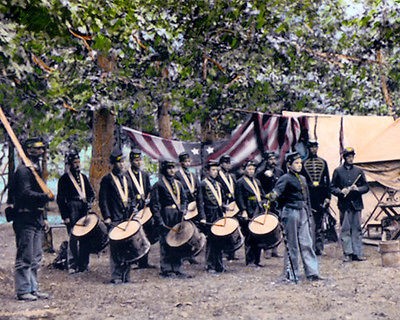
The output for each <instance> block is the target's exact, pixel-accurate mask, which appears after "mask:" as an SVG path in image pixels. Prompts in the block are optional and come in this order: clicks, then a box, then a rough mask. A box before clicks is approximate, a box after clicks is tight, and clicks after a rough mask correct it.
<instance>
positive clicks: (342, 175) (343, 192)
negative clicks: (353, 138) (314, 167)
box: [331, 147, 369, 262]
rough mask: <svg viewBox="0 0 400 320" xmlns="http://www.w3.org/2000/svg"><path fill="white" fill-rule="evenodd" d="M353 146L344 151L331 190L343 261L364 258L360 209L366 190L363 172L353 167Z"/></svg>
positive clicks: (366, 184) (366, 185)
mask: <svg viewBox="0 0 400 320" xmlns="http://www.w3.org/2000/svg"><path fill="white" fill-rule="evenodd" d="M354 156H355V152H354V149H353V148H350V147H348V148H345V149H344V151H343V159H344V163H343V165H341V166H340V167H338V168H336V169H335V171H334V172H333V176H332V184H331V187H332V189H331V190H332V193H333V194H334V195H335V196H336V197H337V198H338V207H339V210H340V224H341V227H342V228H341V229H342V230H341V235H340V238H341V240H342V247H343V253H344V260H343V261H344V262H349V261H352V260H353V261H364V260H365V258H364V257H363V252H362V232H361V210H362V209H363V208H364V205H363V201H362V195H363V194H365V193H367V192H368V190H369V187H368V183H367V180H366V178H365V174H364V172H363V171H362V170H361V169H360V168H359V167H356V166H354V164H353V162H354Z"/></svg>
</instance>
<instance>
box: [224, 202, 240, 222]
mask: <svg viewBox="0 0 400 320" xmlns="http://www.w3.org/2000/svg"><path fill="white" fill-rule="evenodd" d="M238 212H239V207H238V205H237V203H236V201H232V202H230V203H229V204H228V205H227V207H226V212H225V216H227V217H228V218H232V217H234V216H235V215H236V214H237V213H238Z"/></svg>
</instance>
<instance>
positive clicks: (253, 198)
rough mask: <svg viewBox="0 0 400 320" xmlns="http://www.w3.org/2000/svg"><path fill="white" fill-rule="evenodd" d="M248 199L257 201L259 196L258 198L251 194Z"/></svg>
mask: <svg viewBox="0 0 400 320" xmlns="http://www.w3.org/2000/svg"><path fill="white" fill-rule="evenodd" d="M247 200H251V201H256V200H257V198H256V196H250V197H248V198H247Z"/></svg>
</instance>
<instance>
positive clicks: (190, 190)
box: [175, 152, 199, 203]
mask: <svg viewBox="0 0 400 320" xmlns="http://www.w3.org/2000/svg"><path fill="white" fill-rule="evenodd" d="M179 163H180V165H181V167H180V168H179V170H177V171H176V173H175V177H176V179H178V180H179V181H180V183H181V184H182V186H183V190H184V191H185V194H186V199H187V202H188V203H190V202H192V201H196V200H197V189H198V188H199V180H198V179H197V177H196V176H195V175H194V174H193V173H192V172H190V171H189V167H190V164H191V159H190V156H189V154H188V153H186V152H183V153H181V154H179Z"/></svg>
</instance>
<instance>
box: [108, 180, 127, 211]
mask: <svg viewBox="0 0 400 320" xmlns="http://www.w3.org/2000/svg"><path fill="white" fill-rule="evenodd" d="M111 177H112V178H113V180H114V183H115V185H116V187H117V190H118V194H119V196H120V198H121V200H122V203H123V204H124V207H125V208H126V207H127V206H128V181H127V179H126V177H122V182H123V184H124V185H123V186H122V185H121V182H120V181H119V179H118V177H116V176H115V175H114V174H113V173H111Z"/></svg>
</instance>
